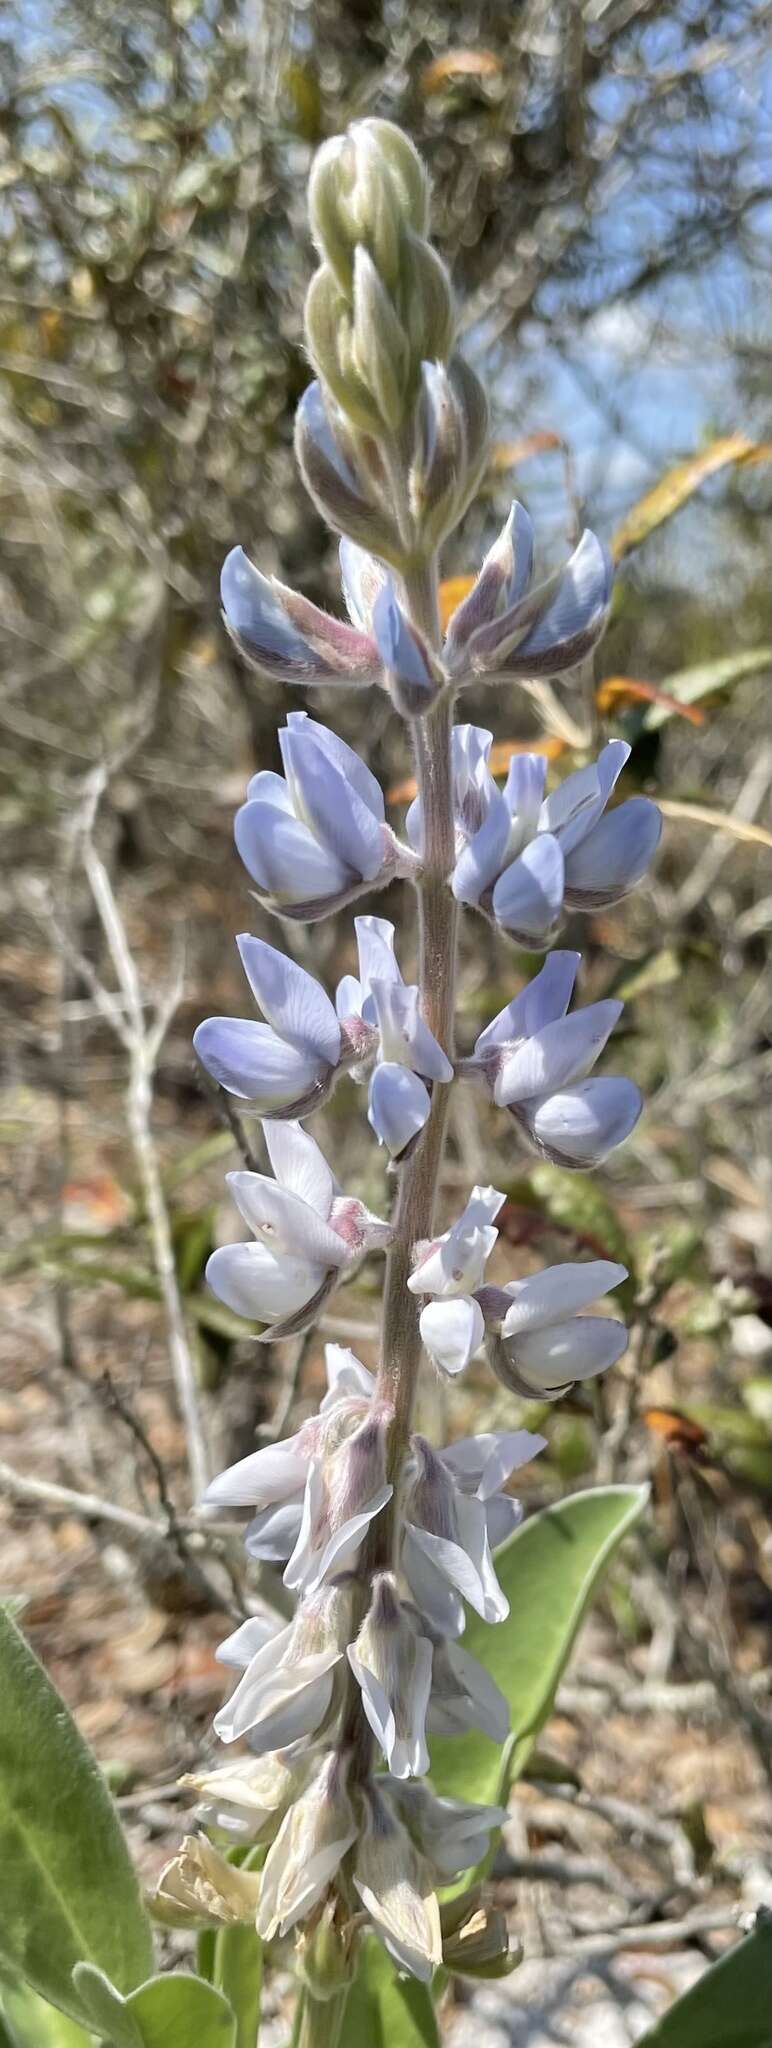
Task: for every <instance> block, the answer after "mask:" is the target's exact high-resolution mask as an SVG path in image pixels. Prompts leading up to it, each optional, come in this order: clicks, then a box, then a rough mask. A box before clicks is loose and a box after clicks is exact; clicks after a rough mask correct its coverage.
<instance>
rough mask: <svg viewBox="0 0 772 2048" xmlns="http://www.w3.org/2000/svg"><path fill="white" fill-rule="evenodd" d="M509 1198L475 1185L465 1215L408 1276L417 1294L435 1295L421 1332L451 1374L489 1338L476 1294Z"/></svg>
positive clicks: (428, 1248)
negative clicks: (496, 1218) (497, 1220)
mask: <svg viewBox="0 0 772 2048" xmlns="http://www.w3.org/2000/svg"><path fill="white" fill-rule="evenodd" d="M504 1200H505V1196H504V1195H503V1194H501V1193H500V1192H499V1190H498V1189H497V1188H483V1187H476V1188H473V1189H472V1193H471V1196H470V1199H469V1201H468V1202H467V1205H466V1208H465V1210H464V1212H463V1215H461V1216H459V1218H458V1222H457V1223H454V1224H452V1226H451V1228H450V1230H446V1231H445V1233H444V1235H443V1236H442V1237H439V1238H436V1239H435V1241H434V1243H433V1244H430V1245H427V1246H424V1247H423V1248H422V1251H421V1256H420V1257H419V1261H418V1264H417V1266H416V1267H415V1269H414V1271H413V1272H412V1273H411V1275H410V1279H409V1280H408V1283H407V1284H408V1287H409V1289H410V1291H411V1293H412V1294H431V1295H433V1296H434V1297H435V1299H434V1300H433V1301H432V1303H431V1304H430V1306H429V1307H428V1308H425V1309H424V1310H423V1312H422V1315H421V1336H422V1338H423V1341H424V1344H425V1346H426V1349H427V1351H428V1352H429V1354H430V1356H431V1357H432V1358H433V1359H434V1360H435V1362H436V1363H437V1364H438V1365H441V1366H442V1367H443V1368H444V1370H445V1372H449V1373H457V1372H462V1371H463V1368H464V1366H465V1365H468V1363H469V1360H470V1358H471V1357H472V1356H473V1355H474V1352H475V1351H478V1350H479V1348H480V1345H481V1344H482V1341H483V1338H484V1336H485V1323H484V1320H483V1315H482V1311H481V1309H480V1307H479V1304H478V1302H477V1300H476V1298H475V1295H476V1289H477V1288H478V1287H479V1286H480V1285H481V1284H482V1279H483V1274H484V1269H485V1261H486V1259H488V1258H489V1257H490V1254H491V1252H492V1250H493V1247H494V1245H495V1243H496V1239H497V1237H498V1231H497V1230H496V1229H495V1228H494V1224H493V1218H494V1216H497V1215H498V1212H499V1209H500V1208H501V1205H502V1202H503V1201H504Z"/></svg>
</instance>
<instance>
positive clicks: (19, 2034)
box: [0, 1984, 94, 2048]
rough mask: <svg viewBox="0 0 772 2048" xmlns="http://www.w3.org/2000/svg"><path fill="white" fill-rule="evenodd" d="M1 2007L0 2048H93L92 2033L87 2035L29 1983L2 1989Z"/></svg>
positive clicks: (0, 1996)
mask: <svg viewBox="0 0 772 2048" xmlns="http://www.w3.org/2000/svg"><path fill="white" fill-rule="evenodd" d="M0 2007H1V2008H2V2011H1V2012H0V2048H91V2044H92V2042H93V2038H94V2037H93V2034H86V2033H85V2032H84V2030H83V2028H82V2027H80V2026H78V2024H77V2022H76V2021H75V2020H71V2019H70V2018H69V2016H68V2014H67V2013H63V2012H59V2010H58V2008H57V2007H56V2006H55V2005H49V2003H48V2000H47V1999H46V1998H40V1997H39V1996H38V1993H37V1991H32V1990H31V1989H30V1986H29V1984H14V1985H12V1986H9V1988H8V1989H7V1990H3V1992H2V1995H0ZM3 2021H5V2028H6V2032H5V2033H4V2032H3Z"/></svg>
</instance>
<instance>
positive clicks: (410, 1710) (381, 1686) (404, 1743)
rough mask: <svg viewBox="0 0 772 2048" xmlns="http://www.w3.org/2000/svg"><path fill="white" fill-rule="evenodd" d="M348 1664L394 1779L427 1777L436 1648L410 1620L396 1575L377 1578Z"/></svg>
mask: <svg viewBox="0 0 772 2048" xmlns="http://www.w3.org/2000/svg"><path fill="white" fill-rule="evenodd" d="M348 1660H349V1663H350V1665H351V1669H352V1671H353V1673H354V1677H355V1679H356V1681H357V1684H358V1685H359V1687H360V1689H361V1693H362V1705H363V1707H364V1710H365V1714H366V1715H367V1719H368V1721H369V1723H370V1727H371V1728H372V1731H373V1734H374V1735H375V1737H376V1739H377V1741H378V1742H379V1743H380V1746H381V1749H382V1751H383V1754H384V1756H385V1758H386V1762H387V1764H388V1766H389V1770H390V1771H391V1774H392V1777H394V1778H407V1777H409V1776H411V1775H413V1776H420V1775H421V1774H422V1773H423V1772H425V1771H428V1769H429V1752H428V1749H427V1746H426V1709H427V1706H428V1703H429V1688H430V1685H431V1678H432V1646H431V1643H430V1642H429V1641H428V1639H427V1637H426V1636H424V1635H421V1634H420V1633H419V1632H418V1629H417V1628H416V1627H415V1626H414V1625H413V1622H412V1619H410V1618H408V1615H407V1613H406V1612H405V1609H404V1608H403V1606H402V1602H401V1600H400V1597H399V1594H398V1592H397V1586H396V1581H395V1579H394V1576H393V1573H391V1572H381V1573H380V1575H378V1576H376V1578H374V1580H373V1590H372V1599H371V1602H370V1608H369V1611H368V1613H367V1615H366V1617H365V1620H364V1621H363V1623H362V1627H361V1629H360V1631H359V1634H358V1636H357V1639H356V1642H355V1643H354V1644H352V1646H351V1648H350V1649H349V1652H348Z"/></svg>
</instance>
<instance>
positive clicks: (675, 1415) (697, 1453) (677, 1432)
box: [643, 1408, 709, 1464]
mask: <svg viewBox="0 0 772 2048" xmlns="http://www.w3.org/2000/svg"><path fill="white" fill-rule="evenodd" d="M643 1420H644V1422H645V1424H646V1427H647V1429H650V1430H651V1431H652V1433H653V1435H654V1436H658V1437H660V1438H661V1439H662V1442H663V1443H664V1444H666V1445H667V1448H668V1450H669V1451H677V1452H678V1453H679V1454H680V1455H681V1457H687V1458H693V1459H695V1460H696V1461H697V1463H698V1464H700V1463H701V1462H702V1461H703V1460H704V1459H705V1458H706V1457H707V1453H708V1444H709V1438H708V1432H707V1430H706V1429H703V1427H702V1424H701V1423H700V1422H692V1420H691V1417H690V1416H688V1415H682V1413H681V1410H680V1408H644V1410H643Z"/></svg>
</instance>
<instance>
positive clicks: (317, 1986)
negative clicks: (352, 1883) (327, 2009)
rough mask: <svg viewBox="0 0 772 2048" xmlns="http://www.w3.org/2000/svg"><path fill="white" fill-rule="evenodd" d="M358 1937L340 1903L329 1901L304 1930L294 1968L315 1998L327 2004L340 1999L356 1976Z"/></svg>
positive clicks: (299, 1937) (298, 1944)
mask: <svg viewBox="0 0 772 2048" xmlns="http://www.w3.org/2000/svg"><path fill="white" fill-rule="evenodd" d="M354 1942H355V1935H354V1930H353V1928H352V1925H351V1921H350V1919H349V1918H347V1917H345V1916H344V1914H343V1913H342V1912H341V1905H340V1901H339V1899H337V1898H334V1897H333V1898H328V1899H326V1900H325V1903H324V1905H323V1907H322V1909H321V1912H320V1913H319V1916H318V1918H317V1920H316V1923H315V1924H313V1923H312V1924H311V1925H310V1926H308V1927H304V1928H302V1929H301V1931H300V1933H299V1934H298V1938H297V1941H296V1944H295V1967H296V1970H297V1974H298V1976H299V1977H300V1979H301V1982H302V1983H303V1984H305V1985H306V1986H307V1988H308V1990H309V1991H310V1993H311V1996H312V1998H315V1999H318V2000H319V2002H320V2004H322V2005H324V2004H326V2002H327V2000H328V1999H329V1998H337V1996H338V1993H339V1992H340V1991H343V1990H344V1989H345V1987H346V1985H347V1984H350V1983H351V1979H352V1977H353V1974H354Z"/></svg>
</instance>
